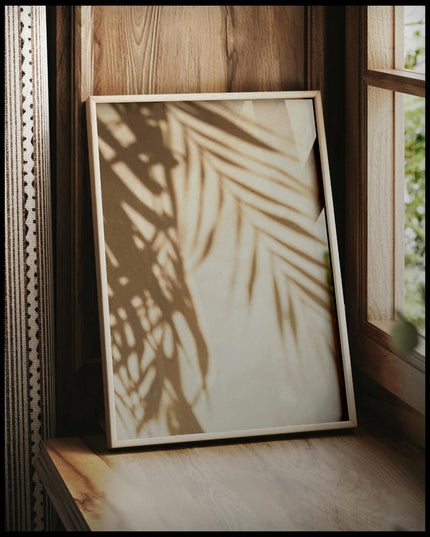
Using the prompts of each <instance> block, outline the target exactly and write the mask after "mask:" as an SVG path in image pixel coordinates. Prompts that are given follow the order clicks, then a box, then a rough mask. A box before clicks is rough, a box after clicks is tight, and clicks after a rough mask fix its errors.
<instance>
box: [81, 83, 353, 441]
mask: <svg viewBox="0 0 430 537" xmlns="http://www.w3.org/2000/svg"><path fill="white" fill-rule="evenodd" d="M87 121H88V134H89V136H88V138H89V149H90V163H91V181H92V198H93V215H94V231H95V247H96V258H97V259H96V260H97V270H98V278H97V280H98V296H99V311H100V327H101V338H102V352H103V356H102V362H103V371H104V390H105V408H106V432H107V439H108V446H109V447H111V448H116V447H126V446H138V445H150V444H167V443H172V442H185V441H187V442H189V441H193V440H207V439H221V438H239V437H252V436H261V435H269V434H270V435H273V434H277V433H291V432H299V431H316V430H328V429H340V428H349V427H354V426H355V425H356V414H355V403H354V395H353V384H352V377H351V365H350V356H349V347H348V339H347V329H346V322H345V311H344V302H343V294H342V284H341V275H340V267H339V259H338V250H337V241H336V232H335V222H334V211H333V206H332V196H331V187H330V178H329V166H328V157H327V149H326V141H325V134H324V125H323V114H322V108H321V98H320V93H319V92H318V91H299V92H264V93H222V94H220V93H216V94H187V95H183V94H174V95H139V96H102V97H101V96H97V97H90V98H89V99H88V102H87Z"/></svg>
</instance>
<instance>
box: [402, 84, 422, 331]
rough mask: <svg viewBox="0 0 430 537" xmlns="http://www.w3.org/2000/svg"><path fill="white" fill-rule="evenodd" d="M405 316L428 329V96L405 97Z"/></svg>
mask: <svg viewBox="0 0 430 537" xmlns="http://www.w3.org/2000/svg"><path fill="white" fill-rule="evenodd" d="M404 111H405V304H404V315H405V317H406V318H407V319H408V320H409V321H410V322H412V323H413V324H415V326H417V327H418V328H420V329H421V330H424V329H425V300H424V295H425V292H424V289H425V235H424V230H425V99H424V98H423V97H415V96H414V95H405V96H404Z"/></svg>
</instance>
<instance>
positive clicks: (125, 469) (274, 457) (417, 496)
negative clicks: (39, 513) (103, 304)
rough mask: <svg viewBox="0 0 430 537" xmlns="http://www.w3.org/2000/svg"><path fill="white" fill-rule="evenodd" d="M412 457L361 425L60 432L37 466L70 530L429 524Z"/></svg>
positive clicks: (356, 528) (415, 527)
mask: <svg viewBox="0 0 430 537" xmlns="http://www.w3.org/2000/svg"><path fill="white" fill-rule="evenodd" d="M409 462H410V461H408V457H407V456H406V455H405V454H404V453H403V452H401V451H399V450H397V449H396V448H395V447H393V446H390V445H387V444H386V443H383V442H381V441H380V440H378V439H376V438H375V437H373V436H371V435H369V434H366V433H363V432H361V431H360V430H359V429H357V430H354V431H346V432H342V433H341V434H339V433H338V432H336V433H334V432H331V433H325V434H318V435H316V436H315V435H301V436H294V435H293V436H289V437H277V438H273V439H272V438H271V439H265V440H261V439H256V440H253V441H248V442H240V443H237V442H235V443H232V442H229V443H220V442H218V443H212V444H204V445H197V444H194V445H186V446H181V447H177V446H169V447H167V448H166V447H163V448H160V447H157V448H154V447H152V448H139V449H137V448H130V449H121V450H108V449H107V448H106V442H105V438H104V436H91V437H82V438H61V439H53V440H48V441H45V442H44V443H43V445H42V448H41V452H40V455H39V456H38V459H37V462H36V469H37V471H38V474H39V475H40V478H41V479H42V481H43V483H44V485H45V487H46V490H47V492H48V494H49V496H50V498H51V500H52V502H53V504H54V507H55V508H56V510H57V512H58V515H59V516H60V518H61V520H62V522H63V524H64V526H65V528H66V530H70V531H73V530H78V531H79V530H80V531H88V530H92V531H103V530H112V531H127V530H129V531H133V530H134V531H136V530H140V531H198V530H199V531H205V530H207V531H211V530H220V531H236V530H237V531H254V530H265V531H389V530H407V531H412V530H418V531H423V530H424V528H425V479H424V471H422V472H421V470H417V468H421V467H419V466H418V467H417V464H416V461H415V462H414V464H409Z"/></svg>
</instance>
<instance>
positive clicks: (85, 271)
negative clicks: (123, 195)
mask: <svg viewBox="0 0 430 537" xmlns="http://www.w3.org/2000/svg"><path fill="white" fill-rule="evenodd" d="M50 9H51V15H52V14H53V16H52V17H51V18H53V19H55V21H56V22H55V27H56V32H57V34H56V40H55V39H54V46H55V47H56V54H57V57H56V67H57V68H58V72H57V71H56V72H57V79H56V80H55V81H54V83H53V85H54V86H55V93H56V105H57V107H56V125H57V129H56V133H57V138H56V141H55V143H56V144H57V147H58V150H57V153H56V207H57V213H56V214H57V216H56V217H57V222H56V227H57V230H61V233H65V236H66V240H65V242H64V244H63V243H62V235H60V236H58V235H57V241H56V247H57V265H56V273H57V297H58V298H59V299H60V301H58V298H57V312H56V315H57V322H58V323H59V327H60V328H59V329H58V330H57V338H59V340H60V342H59V348H60V349H61V355H58V356H57V363H58V372H59V373H58V377H59V386H58V390H57V391H58V394H59V395H58V398H59V401H58V408H59V413H58V432H59V434H63V435H68V434H75V433H82V432H91V431H92V429H93V428H94V424H95V423H96V416H95V415H94V412H95V410H94V409H95V408H97V409H98V410H97V411H99V410H100V408H99V406H98V403H97V404H96V402H95V401H94V397H95V396H94V393H93V392H94V389H95V388H97V389H98V393H99V392H100V387H97V386H94V384H93V388H91V387H90V383H88V388H85V386H87V384H86V383H85V379H86V378H92V379H93V380H92V381H91V382H93V383H94V379H95V381H96V382H97V381H98V379H99V378H100V382H101V372H100V368H99V366H100V340H99V330H98V312H97V301H96V276H95V274H96V272H95V263H94V245H93V235H92V234H93V230H92V215H91V199H90V180H89V167H88V155H87V153H88V149H87V136H86V123H85V110H84V103H85V101H86V99H87V97H88V96H89V95H91V94H94V95H113V94H146V93H196V92H226V91H272V90H298V89H319V88H309V82H308V80H320V79H321V73H322V72H323V69H324V66H323V65H322V64H321V61H323V58H321V57H320V56H321V55H319V56H318V55H316V54H315V50H316V49H315V47H314V49H313V51H312V52H311V54H309V47H308V42H310V43H313V42H314V41H313V39H312V35H314V36H315V35H317V34H318V35H319V36H324V32H323V26H321V24H324V20H323V18H321V17H317V18H315V17H312V21H313V24H312V27H311V32H310V35H308V28H309V26H308V19H309V12H310V9H311V8H309V7H306V6H53V7H51V8H50ZM69 21H70V22H69ZM67 23H69V24H70V35H69V32H62V31H61V28H64V26H65V25H66V24H67ZM54 33H55V32H54ZM55 41H56V42H55ZM315 43H317V44H318V46H320V44H321V40H320V39H319V40H318V41H317V42H316V41H315ZM64 58H67V60H68V69H69V70H68V72H67V68H65V67H64ZM314 58H317V59H318V64H317V63H315V62H314V63H312V62H313V59H314ZM62 61H63V63H62ZM310 62H311V63H310ZM315 69H318V71H319V75H318V77H319V78H318V77H317V78H315V76H314V77H313V78H312V77H309V71H311V72H314V71H315ZM68 94H70V103H69V104H70V106H69V107H67V106H66V105H65V104H64V103H63V100H62V98H61V95H68ZM54 100H55V99H54ZM66 124H68V125H69V129H67V128H64V129H63V130H62V132H59V128H58V126H59V125H62V126H63V125H66ZM67 151H69V154H67ZM67 162H70V167H69V168H67V167H65V166H64V164H63V163H67ZM68 231H70V233H68ZM68 237H69V238H68ZM97 397H98V396H97ZM86 406H87V407H88V409H86V408H85V407H86ZM61 409H63V411H62V410H61Z"/></svg>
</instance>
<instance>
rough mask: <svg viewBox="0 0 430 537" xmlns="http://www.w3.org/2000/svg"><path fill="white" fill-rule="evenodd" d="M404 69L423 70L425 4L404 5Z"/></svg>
mask: <svg viewBox="0 0 430 537" xmlns="http://www.w3.org/2000/svg"><path fill="white" fill-rule="evenodd" d="M403 20H404V51H405V58H404V60H405V69H410V70H413V71H416V72H418V73H424V72H425V6H404V19H403Z"/></svg>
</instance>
